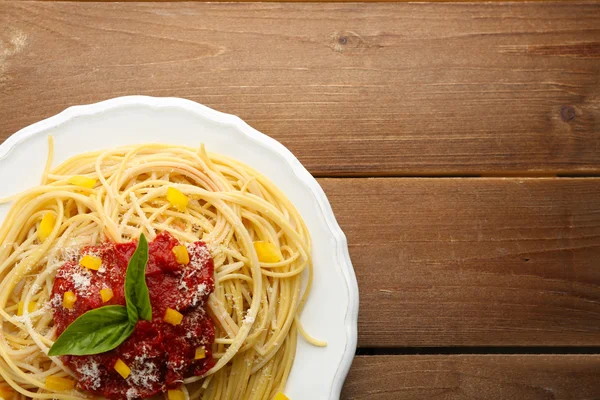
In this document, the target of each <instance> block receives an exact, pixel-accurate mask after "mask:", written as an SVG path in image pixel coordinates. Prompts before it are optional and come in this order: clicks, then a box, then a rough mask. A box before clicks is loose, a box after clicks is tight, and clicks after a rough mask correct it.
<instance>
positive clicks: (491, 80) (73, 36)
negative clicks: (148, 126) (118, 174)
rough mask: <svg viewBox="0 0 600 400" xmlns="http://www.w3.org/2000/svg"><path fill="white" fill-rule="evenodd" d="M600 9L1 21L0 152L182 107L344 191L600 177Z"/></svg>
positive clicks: (295, 8)
mask: <svg viewBox="0 0 600 400" xmlns="http://www.w3.org/2000/svg"><path fill="white" fill-rule="evenodd" d="M599 20H600V3H598V2H591V3H589V2H575V1H564V2H557V3H549V4H542V3H505V4H500V3H468V4H467V3H460V4H447V3H431V4H406V3H403V4H360V3H358V4H289V3H277V4H264V3H253V4H241V3H237V4H224V3H220V4H211V3H76V2H75V3H73V2H67V3H45V2H21V1H8V2H2V3H0V121H2V123H1V124H0V137H1V138H6V137H7V135H9V134H11V133H12V132H15V131H16V130H18V129H19V128H22V127H24V126H26V125H28V124H30V123H33V122H35V121H37V120H39V119H41V118H44V117H48V116H50V115H53V114H55V113H56V112H58V111H60V110H62V109H64V108H65V107H67V106H69V105H73V104H83V103H90V102H95V101H98V100H102V99H106V98H110V97H115V96H120V95H127V94H146V95H154V96H179V97H185V98H190V99H192V100H196V101H198V102H201V103H204V104H206V105H208V106H210V107H213V108H216V109H218V110H222V111H225V112H230V113H233V114H237V115H239V116H241V117H242V118H243V119H245V120H246V121H248V122H249V123H250V124H251V125H253V126H254V127H256V128H257V129H259V130H261V131H263V132H265V133H267V134H269V135H271V136H273V137H274V138H276V139H278V140H280V141H281V142H283V143H284V144H285V145H286V146H288V147H289V148H290V149H291V150H292V151H293V152H294V153H295V154H297V155H298V157H299V158H300V160H301V161H302V162H303V163H304V164H305V165H306V166H307V167H308V168H309V169H310V171H311V172H312V173H314V174H316V175H320V176H334V175H361V176H364V175H397V176H399V175H402V176H406V175H463V174H539V173H541V174H554V173H579V174H592V173H593V174H596V173H600V135H598V129H599V125H598V124H599V121H600V95H599V93H600V78H599V76H600V40H599V37H600V26H599V24H598V21H599Z"/></svg>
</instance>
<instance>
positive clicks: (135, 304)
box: [125, 234, 152, 325]
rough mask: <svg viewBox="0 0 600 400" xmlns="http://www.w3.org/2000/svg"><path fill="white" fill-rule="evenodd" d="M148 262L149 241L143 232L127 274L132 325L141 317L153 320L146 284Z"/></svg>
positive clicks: (127, 298) (126, 301)
mask: <svg viewBox="0 0 600 400" xmlns="http://www.w3.org/2000/svg"><path fill="white" fill-rule="evenodd" d="M147 263H148V241H147V240H146V236H144V234H142V235H141V236H140V240H139V242H138V246H137V249H136V250H135V253H133V255H132V256H131V259H130V260H129V265H128V266H127V273H126V274H125V303H126V304H127V314H128V315H129V323H130V324H131V325H135V324H136V323H137V321H138V320H139V319H145V320H146V321H152V305H151V304H150V294H149V293H148V285H147V284H146V264H147Z"/></svg>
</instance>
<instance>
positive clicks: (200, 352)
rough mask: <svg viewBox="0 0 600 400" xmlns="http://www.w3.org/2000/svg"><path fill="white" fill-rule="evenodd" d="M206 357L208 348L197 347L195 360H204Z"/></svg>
mask: <svg viewBox="0 0 600 400" xmlns="http://www.w3.org/2000/svg"><path fill="white" fill-rule="evenodd" d="M203 358H206V349H205V348H204V346H200V347H196V355H195V356H194V360H202V359H203Z"/></svg>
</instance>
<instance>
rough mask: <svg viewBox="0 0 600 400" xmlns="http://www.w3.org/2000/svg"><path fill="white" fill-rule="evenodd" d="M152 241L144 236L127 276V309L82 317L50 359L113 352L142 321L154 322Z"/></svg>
mask: <svg viewBox="0 0 600 400" xmlns="http://www.w3.org/2000/svg"><path fill="white" fill-rule="evenodd" d="M146 264H148V241H147V240H146V237H145V236H144V234H142V235H141V236H140V240H139V242H138V246H137V249H136V250H135V252H134V253H133V255H132V256H131V258H130V259H129V264H128V265H127V271H126V273H125V304H126V306H118V305H117V306H104V307H100V308H95V309H93V310H90V311H88V312H86V313H84V314H83V315H80V316H79V317H78V318H77V319H76V320H75V321H73V323H72V324H71V325H69V326H68V327H67V329H65V331H64V332H63V333H62V334H61V335H60V336H59V337H58V339H57V340H56V342H54V345H52V347H51V348H50V351H49V352H48V355H49V356H64V355H67V354H69V355H75V356H85V355H91V354H99V353H104V352H107V351H110V350H113V349H114V348H116V347H117V346H119V345H120V344H121V343H123V342H124V341H125V340H126V339H127V338H128V337H129V336H130V335H131V334H132V333H133V330H134V329H135V325H136V323H137V322H138V321H139V320H140V319H145V320H147V321H151V320H152V306H151V304H150V294H149V293H148V285H147V284H146Z"/></svg>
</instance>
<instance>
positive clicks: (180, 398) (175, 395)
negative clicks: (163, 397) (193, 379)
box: [167, 390, 185, 400]
mask: <svg viewBox="0 0 600 400" xmlns="http://www.w3.org/2000/svg"><path fill="white" fill-rule="evenodd" d="M167 397H168V399H169V400H185V393H183V391H181V390H167Z"/></svg>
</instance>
